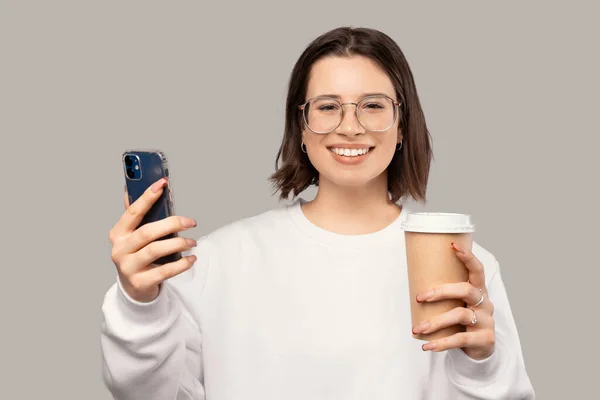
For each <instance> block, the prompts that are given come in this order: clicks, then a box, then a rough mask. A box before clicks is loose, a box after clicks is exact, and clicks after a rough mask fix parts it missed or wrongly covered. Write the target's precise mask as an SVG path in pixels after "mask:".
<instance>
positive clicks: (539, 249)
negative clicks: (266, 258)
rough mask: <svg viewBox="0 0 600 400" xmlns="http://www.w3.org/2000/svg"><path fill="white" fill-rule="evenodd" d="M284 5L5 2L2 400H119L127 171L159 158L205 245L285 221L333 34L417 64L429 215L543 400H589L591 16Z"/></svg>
mask: <svg viewBox="0 0 600 400" xmlns="http://www.w3.org/2000/svg"><path fill="white" fill-rule="evenodd" d="M240 3H241V2H240ZM248 3H250V4H248ZM285 3H286V4H285V5H281V4H279V5H275V4H274V5H267V4H266V3H265V4H260V3H257V2H255V1H253V2H247V3H246V4H240V5H236V4H234V3H230V2H223V3H218V4H217V3H216V2H211V3H209V4H200V2H190V1H187V2H182V1H179V2H174V1H171V2H167V1H164V2H155V1H135V2H134V1H96V2H90V1H69V2H67V1H38V2H31V1H11V2H7V1H5V0H1V1H0V7H1V8H0V46H1V47H0V133H1V150H2V166H3V171H4V172H3V174H2V184H1V188H2V189H1V190H2V196H1V200H0V201H1V202H2V210H3V211H4V215H3V218H2V223H1V226H2V240H1V241H0V246H1V247H2V255H3V257H2V263H1V265H2V290H0V296H1V303H0V304H1V305H2V314H3V318H2V329H1V335H2V340H1V341H0V345H1V346H2V348H1V350H2V353H1V354H2V356H1V357H0V362H1V363H2V371H3V372H2V378H0V380H1V381H2V384H1V385H0V398H7V399H34V398H52V399H84V398H85V399H109V398H110V396H109V394H108V392H107V391H106V390H105V389H104V387H103V384H102V382H101V375H100V365H101V363H100V352H99V324H100V307H101V302H102V298H103V295H104V292H105V291H106V290H107V289H108V287H109V286H110V284H111V283H112V282H113V280H114V278H115V270H114V266H113V265H112V264H111V261H110V258H109V250H110V247H109V243H108V238H107V235H108V231H109V229H110V227H111V226H112V225H113V224H114V223H115V222H116V220H117V218H118V217H119V216H120V214H121V212H122V211H123V203H122V193H123V184H124V180H123V175H122V170H121V164H120V162H121V161H120V155H121V152H122V151H123V150H124V149H126V148H130V147H143V148H147V147H158V148H162V149H163V150H164V151H165V152H166V153H167V154H168V155H169V158H170V164H171V171H172V184H173V187H174V190H175V197H176V205H177V209H178V212H179V213H180V214H182V215H186V216H190V217H194V218H197V219H198V221H199V222H200V223H199V226H198V227H197V228H195V230H194V231H193V234H194V235H195V236H200V235H201V234H203V233H206V232H208V231H211V230H213V229H215V228H217V227H219V226H221V225H223V224H226V223H228V222H230V221H232V220H235V219H238V218H241V217H244V216H249V215H253V214H256V213H259V212H262V211H264V210H267V209H269V208H272V207H277V206H279V205H280V203H278V201H277V198H276V197H272V196H271V187H270V185H269V183H268V182H267V180H266V178H267V176H268V175H269V174H270V173H271V172H272V171H273V165H274V158H275V154H276V151H277V149H278V147H279V143H280V139H281V135H282V128H283V107H284V99H285V90H286V83H287V79H288V76H289V73H290V71H291V69H292V66H293V64H294V62H295V61H296V59H297V57H298V56H299V55H300V53H301V51H302V50H303V48H304V46H306V45H307V44H308V43H309V42H310V41H311V40H312V39H314V38H315V37H316V36H317V35H320V34H321V33H324V32H325V31H326V30H329V29H331V28H334V27H337V26H340V25H354V26H369V27H373V28H378V29H380V30H383V31H384V32H386V33H388V34H389V35H390V36H392V37H393V38H394V39H395V40H397V42H398V43H399V45H400V46H401V48H402V49H403V51H404V52H405V54H406V56H407V58H408V60H409V62H410V65H411V67H412V69H413V72H414V75H415V79H416V83H417V87H418V89H419V93H420V96H421V99H422V103H423V107H424V109H425V113H426V117H427V120H428V124H429V127H430V129H431V132H432V135H433V139H434V152H435V156H436V160H435V163H434V165H433V169H432V171H431V184H430V188H429V203H428V205H427V207H426V209H430V210H436V211H444V210H447V211H462V212H469V213H471V214H473V216H474V218H475V221H476V223H477V227H478V232H477V234H476V235H477V236H476V239H477V240H478V241H479V242H480V243H481V244H482V245H483V246H484V247H486V248H488V249H489V250H491V251H492V252H493V253H494V254H495V255H496V256H497V258H498V259H499V261H500V263H501V266H502V270H503V275H504V279H505V283H506V286H507V290H508V293H509V297H510V299H511V304H512V307H513V311H514V315H515V318H516V321H517V325H518V328H519V332H520V335H521V340H522V345H523V349H524V354H525V359H526V363H527V369H528V372H529V374H530V376H531V379H532V382H533V384H534V387H535V389H536V391H537V393H538V398H540V399H564V398H569V397H573V398H578V397H577V396H576V394H578V395H580V396H583V398H590V397H594V396H590V395H589V393H593V392H592V389H593V388H594V387H595V386H596V383H597V382H595V381H594V379H595V376H594V375H592V370H593V369H595V365H596V362H595V361H594V359H593V357H594V355H592V354H591V353H592V352H596V351H597V347H598V346H597V343H596V342H597V339H595V337H596V335H597V331H596V330H595V329H594V328H595V323H597V321H596V320H597V311H596V309H595V307H596V306H597V304H598V302H597V300H596V293H597V291H596V290H595V289H597V287H598V283H597V280H598V271H597V269H598V267H599V266H600V265H599V263H598V257H597V251H598V242H599V239H600V235H598V230H597V228H598V226H599V225H598V222H599V221H598V211H597V206H598V200H599V199H598V195H597V188H598V171H599V168H598V160H597V157H598V144H599V141H598V134H599V129H598V124H597V116H598V105H599V102H598V93H599V89H600V87H599V86H600V85H599V79H598V75H597V74H598V71H600V63H599V56H598V38H599V37H600V28H599V24H598V23H597V16H598V9H592V6H591V5H588V4H593V2H585V3H584V2H577V1H571V2H563V3H562V4H549V2H541V1H538V2H524V1H519V2H511V1H503V2H494V3H492V2H482V1H460V2H448V1H440V2H435V3H434V2H419V3H418V4H416V2H414V4H409V3H404V2H399V1H394V2H388V3H386V4H383V3H378V4H377V5H375V4H372V5H369V3H368V2H359V3H352V2H349V1H348V2H343V3H338V2H333V3H329V2H322V1H319V2H306V1H300V2H285ZM556 3H558V2H556ZM313 194H314V191H309V192H307V193H306V195H305V197H306V198H310V197H311V196H312V195H313ZM584 393H588V395H587V396H584Z"/></svg>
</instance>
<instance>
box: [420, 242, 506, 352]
mask: <svg viewBox="0 0 600 400" xmlns="http://www.w3.org/2000/svg"><path fill="white" fill-rule="evenodd" d="M452 248H453V249H454V250H455V251H456V255H457V256H458V258H459V259H460V260H461V261H462V262H463V263H464V264H465V266H466V267H467V269H468V270H469V280H468V281H467V282H459V283H450V284H445V285H440V286H438V287H434V288H431V289H430V290H428V291H427V292H424V293H419V294H418V295H417V301H418V302H434V301H438V300H443V299H462V300H464V302H465V303H466V307H457V308H455V309H453V310H451V311H448V312H446V313H444V314H441V315H439V316H436V317H434V318H432V319H431V320H430V321H423V322H422V323H420V324H419V325H417V326H416V327H414V328H413V333H415V334H416V333H425V334H427V333H432V332H435V331H437V330H439V329H441V328H445V327H448V326H452V325H456V324H462V325H466V331H465V332H459V333H456V334H454V335H451V336H449V337H446V338H442V339H438V340H434V341H431V342H428V343H426V344H424V345H423V350H431V351H436V352H438V351H443V350H448V349H452V348H461V349H462V350H463V351H464V352H465V353H466V354H467V355H468V356H469V357H471V358H473V359H475V360H482V359H484V358H487V357H489V356H490V355H491V354H492V353H493V352H494V346H495V342H496V335H495V322H494V317H493V315H494V305H493V304H492V302H491V301H490V300H489V298H488V293H487V288H486V286H485V274H484V270H483V264H482V263H481V262H480V261H479V260H478V259H477V257H475V256H474V255H473V253H472V252H471V251H469V250H467V249H464V248H462V247H458V246H457V245H456V244H454V243H453V244H452Z"/></svg>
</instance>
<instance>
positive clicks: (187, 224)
mask: <svg viewBox="0 0 600 400" xmlns="http://www.w3.org/2000/svg"><path fill="white" fill-rule="evenodd" d="M181 225H183V227H184V228H193V227H195V226H196V225H197V223H196V220H194V219H191V218H182V221H181Z"/></svg>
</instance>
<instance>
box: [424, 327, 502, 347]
mask: <svg viewBox="0 0 600 400" xmlns="http://www.w3.org/2000/svg"><path fill="white" fill-rule="evenodd" d="M494 343H495V334H494V331H493V330H491V329H486V330H482V331H471V332H458V333H455V334H454V335H451V336H447V337H445V338H441V339H437V340H433V341H431V342H428V343H425V344H424V345H423V346H422V348H423V350H430V351H434V352H440V351H444V350H449V349H462V348H470V349H473V350H476V349H481V350H482V352H488V351H489V350H488V349H490V348H492V347H493V346H494Z"/></svg>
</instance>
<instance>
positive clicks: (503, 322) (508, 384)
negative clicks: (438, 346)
mask: <svg viewBox="0 0 600 400" xmlns="http://www.w3.org/2000/svg"><path fill="white" fill-rule="evenodd" d="M493 266H494V268H493V270H492V277H491V280H490V281H489V283H488V285H487V286H488V295H489V298H490V300H491V301H492V303H493V304H494V320H495V324H496V344H495V349H494V352H493V353H492V355H491V356H490V357H488V358H487V359H484V360H474V359H472V358H470V357H469V356H467V355H466V354H465V352H464V351H463V350H461V349H451V350H448V351H447V354H446V356H445V359H444V367H445V371H446V376H447V378H448V381H449V387H448V390H449V392H450V393H454V394H453V395H449V396H448V398H452V399H482V400H500V399H502V400H504V399H507V400H508V399H510V400H533V399H535V392H534V390H533V387H532V384H531V382H530V379H529V376H528V374H527V371H526V369H525V363H524V360H523V352H522V349H521V343H520V340H519V335H518V332H517V327H516V324H515V321H514V318H513V315H512V311H511V308H510V304H509V301H508V296H507V293H506V289H505V287H504V283H503V282H502V276H501V275H500V266H499V264H498V262H497V261H496V259H495V258H493Z"/></svg>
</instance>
